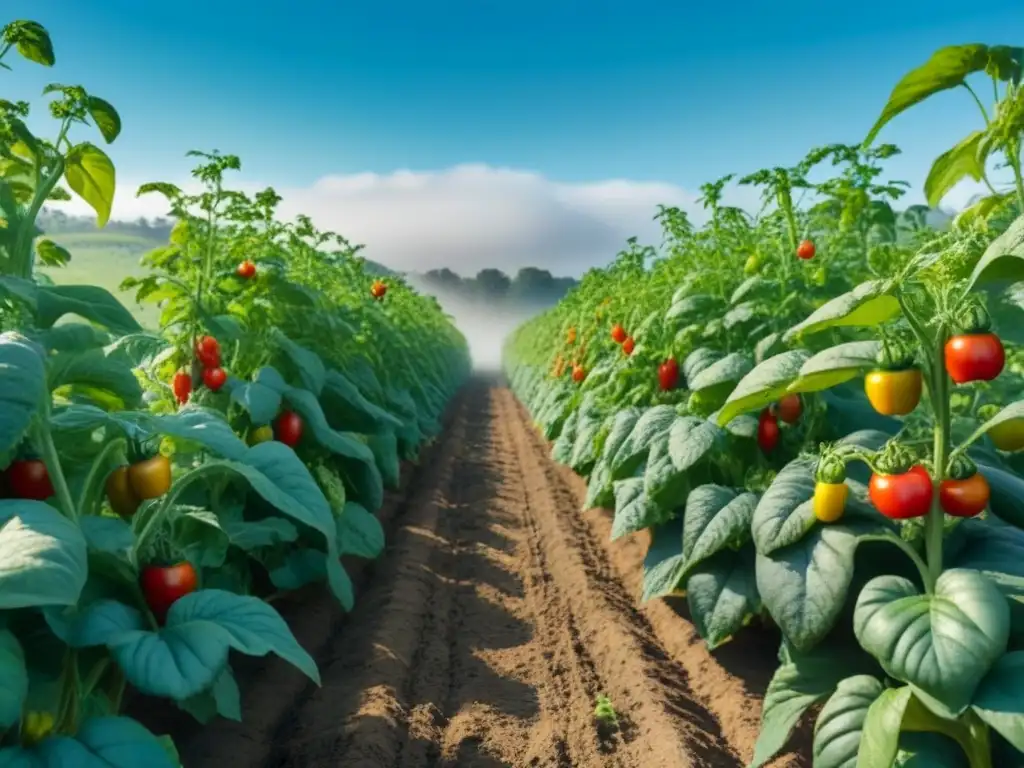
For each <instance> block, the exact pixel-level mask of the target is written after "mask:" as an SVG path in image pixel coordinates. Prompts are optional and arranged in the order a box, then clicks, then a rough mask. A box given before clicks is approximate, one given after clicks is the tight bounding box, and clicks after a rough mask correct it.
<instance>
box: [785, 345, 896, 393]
mask: <svg viewBox="0 0 1024 768" xmlns="http://www.w3.org/2000/svg"><path fill="white" fill-rule="evenodd" d="M880 348H881V344H880V343H879V342H877V341H852V342H849V343H846V344H839V345H837V346H834V347H829V348H828V349H826V350H824V351H822V352H819V353H818V354H816V355H814V357H812V358H811V359H810V360H808V361H807V362H806V363H804V364H803V366H802V367H801V368H800V374H799V376H798V377H797V380H796V381H794V382H793V383H792V384H791V385H790V386H789V391H790V392H820V391H821V390H823V389H831V388H832V387H834V386H836V385H838V384H842V383H843V382H844V381H849V380H850V379H854V378H856V377H857V376H860V375H861V374H862V373H863V372H864V371H866V370H870V369H872V368H875V367H876V366H877V359H878V352H879V349H880Z"/></svg>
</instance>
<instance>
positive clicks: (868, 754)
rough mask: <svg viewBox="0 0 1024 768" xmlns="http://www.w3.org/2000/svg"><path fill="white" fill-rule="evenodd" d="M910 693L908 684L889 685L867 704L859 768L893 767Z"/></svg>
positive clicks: (862, 730)
mask: <svg viewBox="0 0 1024 768" xmlns="http://www.w3.org/2000/svg"><path fill="white" fill-rule="evenodd" d="M911 695H912V691H911V689H910V688H909V687H906V686H904V687H902V688H889V689H887V690H884V691H882V692H881V693H880V694H879V695H878V697H877V698H876V699H875V700H874V701H873V702H871V704H870V705H869V706H868V710H867V712H866V713H865V717H864V722H863V724H862V726H861V742H860V751H859V754H858V755H857V768H891V766H892V764H893V760H895V759H896V752H897V750H898V749H899V743H900V727H901V726H902V724H903V716H904V714H905V713H906V711H907V705H908V704H909V703H910V700H911Z"/></svg>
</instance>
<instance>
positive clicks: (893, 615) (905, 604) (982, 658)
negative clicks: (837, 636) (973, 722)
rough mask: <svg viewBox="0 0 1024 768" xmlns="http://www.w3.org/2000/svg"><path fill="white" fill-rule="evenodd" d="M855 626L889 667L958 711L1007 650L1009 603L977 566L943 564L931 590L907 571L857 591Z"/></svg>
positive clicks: (937, 704)
mask: <svg viewBox="0 0 1024 768" xmlns="http://www.w3.org/2000/svg"><path fill="white" fill-rule="evenodd" d="M854 632H855V633H856V635H857V639H858V640H859V641H860V643H861V645H862V646H863V647H864V649H865V650H867V651H868V652H870V653H871V654H872V655H873V656H875V658H877V659H878V660H879V661H880V662H881V664H882V666H883V667H884V668H885V670H886V672H887V673H888V674H889V675H891V676H892V677H895V678H896V679H898V680H902V681H903V682H905V683H908V684H909V685H910V686H911V688H912V689H913V690H914V693H915V694H916V695H917V696H918V697H919V698H920V699H921V700H922V701H923V702H924V703H925V704H926V705H927V706H928V707H929V708H930V709H932V710H933V711H934V712H936V714H939V715H941V716H943V717H950V718H955V717H957V716H959V715H960V714H961V713H962V712H963V711H964V710H965V709H966V708H967V707H968V706H969V705H970V703H971V699H972V698H973V696H974V691H975V689H976V688H977V686H978V683H979V682H980V681H981V679H982V678H983V677H984V676H985V675H986V674H987V673H988V671H989V669H990V668H991V666H992V664H993V663H994V662H995V661H996V659H998V658H999V657H1000V656H1001V655H1002V654H1003V652H1004V651H1005V650H1006V644H1007V641H1008V639H1009V634H1010V609H1009V607H1008V606H1007V604H1006V599H1005V598H1004V597H1003V595H1002V594H1001V593H1000V592H999V590H998V589H997V588H996V587H995V585H994V584H993V583H992V582H991V581H990V580H989V579H988V578H987V577H986V576H984V575H983V574H980V573H978V572H977V571H970V570H966V569H959V568H958V569H952V570H947V571H944V572H943V573H942V575H940V576H939V579H938V581H937V582H936V584H935V592H934V594H930V595H929V594H921V593H920V592H919V591H918V589H917V587H916V586H915V585H914V584H913V583H912V582H910V581H909V580H907V579H904V578H901V577H898V576H879V577H877V578H874V579H872V580H871V581H869V582H868V583H867V584H866V585H865V587H864V589H863V590H862V591H861V593H860V596H859V597H858V599H857V605H856V608H855V610H854Z"/></svg>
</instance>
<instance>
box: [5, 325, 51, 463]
mask: <svg viewBox="0 0 1024 768" xmlns="http://www.w3.org/2000/svg"><path fill="white" fill-rule="evenodd" d="M46 392H47V390H46V367H45V363H44V357H43V351H42V350H41V349H40V348H39V347H38V345H36V344H34V343H32V342H31V341H29V340H28V339H26V338H25V337H24V336H22V335H21V334H19V333H14V332H13V331H9V332H7V333H3V334H0V455H5V454H9V453H10V452H11V451H12V450H14V449H15V448H16V447H17V446H18V445H19V444H20V443H21V441H22V438H24V437H25V434H26V433H27V432H28V428H29V425H30V424H31V423H32V417H33V416H34V415H35V413H36V411H37V410H38V409H39V407H40V406H41V405H42V403H43V396H44V395H45V394H46Z"/></svg>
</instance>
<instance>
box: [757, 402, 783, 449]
mask: <svg viewBox="0 0 1024 768" xmlns="http://www.w3.org/2000/svg"><path fill="white" fill-rule="evenodd" d="M779 435H780V432H779V422H777V421H776V420H775V417H774V416H772V412H771V411H769V410H768V409H767V408H765V409H764V410H763V411H761V417H760V418H759V419H758V420H757V445H758V447H759V448H760V449H761V450H762V451H763V452H764V453H771V452H772V451H774V450H775V446H777V445H778V444H779Z"/></svg>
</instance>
